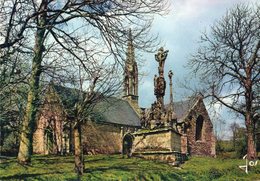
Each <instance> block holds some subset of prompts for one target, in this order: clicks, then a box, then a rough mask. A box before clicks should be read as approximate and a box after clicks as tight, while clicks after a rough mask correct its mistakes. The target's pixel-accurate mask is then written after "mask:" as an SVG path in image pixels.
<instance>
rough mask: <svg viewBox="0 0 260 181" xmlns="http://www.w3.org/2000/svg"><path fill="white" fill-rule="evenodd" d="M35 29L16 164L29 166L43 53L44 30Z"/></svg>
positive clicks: (41, 18)
mask: <svg viewBox="0 0 260 181" xmlns="http://www.w3.org/2000/svg"><path fill="white" fill-rule="evenodd" d="M45 23H46V22H45V17H44V15H42V16H41V17H40V25H41V26H40V27H43V26H44V25H45ZM40 27H39V28H37V31H36V35H35V45H34V57H33V60H32V73H31V77H30V81H29V86H30V89H29V92H28V98H27V105H26V112H25V116H24V120H23V124H22V130H21V135H20V147H19V153H18V162H19V163H21V164H29V163H30V162H31V154H32V151H33V144H32V143H33V131H34V127H35V122H36V114H37V109H38V107H39V80H40V75H41V72H42V70H41V62H42V53H43V51H44V46H43V42H44V34H45V28H44V27H43V28H40Z"/></svg>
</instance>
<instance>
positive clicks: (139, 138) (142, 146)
mask: <svg viewBox="0 0 260 181" xmlns="http://www.w3.org/2000/svg"><path fill="white" fill-rule="evenodd" d="M180 147H181V143H180V135H179V134H177V133H175V132H174V131H172V130H170V129H165V130H150V131H148V130H147V131H144V132H143V133H142V132H140V133H137V134H134V142H133V149H134V152H149V151H180Z"/></svg>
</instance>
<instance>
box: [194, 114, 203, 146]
mask: <svg viewBox="0 0 260 181" xmlns="http://www.w3.org/2000/svg"><path fill="white" fill-rule="evenodd" d="M202 128H203V117H202V116H201V115H200V116H199V117H198V118H197V120H196V141H197V140H202Z"/></svg>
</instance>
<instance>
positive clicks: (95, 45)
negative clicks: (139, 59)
mask: <svg viewBox="0 0 260 181" xmlns="http://www.w3.org/2000/svg"><path fill="white" fill-rule="evenodd" d="M166 7H167V2H166V0H164V1H161V0H160V1H159V0H148V1H143V0H141V1H132V0H127V1H117V0H116V1H108V0H100V1H82V0H65V1H59V2H56V1H53V0H40V1H39V0H37V1H36V0H33V1H27V0H19V1H18V0H10V1H5V2H4V3H3V4H2V6H1V13H0V20H1V21H0V22H1V24H2V25H3V28H2V29H1V33H0V36H1V40H2V41H1V42H0V47H1V51H2V48H3V49H5V48H9V47H13V46H16V45H19V43H20V42H21V41H23V40H26V41H28V42H30V44H29V45H28V46H25V47H23V50H27V51H29V52H32V59H31V61H30V65H31V74H30V79H29V92H28V99H27V106H26V111H25V116H24V120H23V126H22V130H21V140H20V148H19V154H18V161H19V162H20V163H22V164H27V163H30V158H31V152H32V138H33V131H34V127H35V121H36V113H37V109H38V107H39V103H40V102H39V92H40V89H39V84H40V80H41V79H40V77H41V75H42V73H43V72H45V73H46V72H48V68H50V67H48V65H49V64H51V62H52V61H54V62H60V63H61V64H60V65H62V61H59V60H60V59H62V60H68V59H69V58H75V59H76V60H77V61H78V62H80V63H81V65H82V67H83V69H84V71H86V72H90V70H91V68H92V66H89V65H91V64H92V65H95V61H96V57H98V58H99V59H103V60H104V61H105V62H110V64H111V65H113V68H114V69H117V68H119V67H120V65H121V64H122V60H123V55H124V50H125V46H126V36H125V34H126V30H127V29H128V28H129V27H131V28H132V29H133V31H134V34H135V35H136V38H135V39H134V40H135V45H136V48H137V49H143V50H149V48H148V47H149V46H152V43H153V42H154V38H152V37H149V36H147V33H148V32H149V29H150V26H151V23H152V20H153V15H154V14H156V13H157V14H160V13H161V12H164V10H165V9H166ZM30 45H33V47H32V46H30ZM49 58H51V59H49ZM59 58H60V59H59ZM56 68H57V67H56Z"/></svg>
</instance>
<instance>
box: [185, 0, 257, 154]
mask: <svg viewBox="0 0 260 181" xmlns="http://www.w3.org/2000/svg"><path fill="white" fill-rule="evenodd" d="M259 49H260V7H259V4H256V6H254V7H253V6H248V5H242V4H240V5H237V6H236V7H234V8H233V9H231V10H229V11H228V12H227V13H226V15H225V16H224V17H223V18H222V19H221V20H219V21H217V22H216V23H215V24H214V25H213V26H212V27H211V33H210V34H208V33H204V34H203V35H202V37H201V46H200V48H199V50H198V52H197V53H196V54H195V55H194V56H193V58H192V59H191V60H190V62H189V66H190V67H191V68H192V70H193V73H194V74H195V75H197V76H198V77H199V78H200V81H201V82H202V83H203V84H204V88H205V89H204V90H202V92H203V94H204V95H205V96H211V97H212V101H211V103H220V104H221V105H223V106H225V107H227V108H229V109H230V110H232V111H233V112H235V113H237V114H238V115H241V116H243V117H244V119H245V126H246V130H247V155H248V158H249V159H255V158H256V149H255V144H254V143H255V140H254V123H253V116H254V114H255V113H256V111H257V110H259V103H258V104H256V103H254V101H257V100H258V101H259V99H257V97H259V90H258V89H257V86H259V83H260V61H259V56H260V54H259V53H260V51H259ZM257 105H258V106H257Z"/></svg>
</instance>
